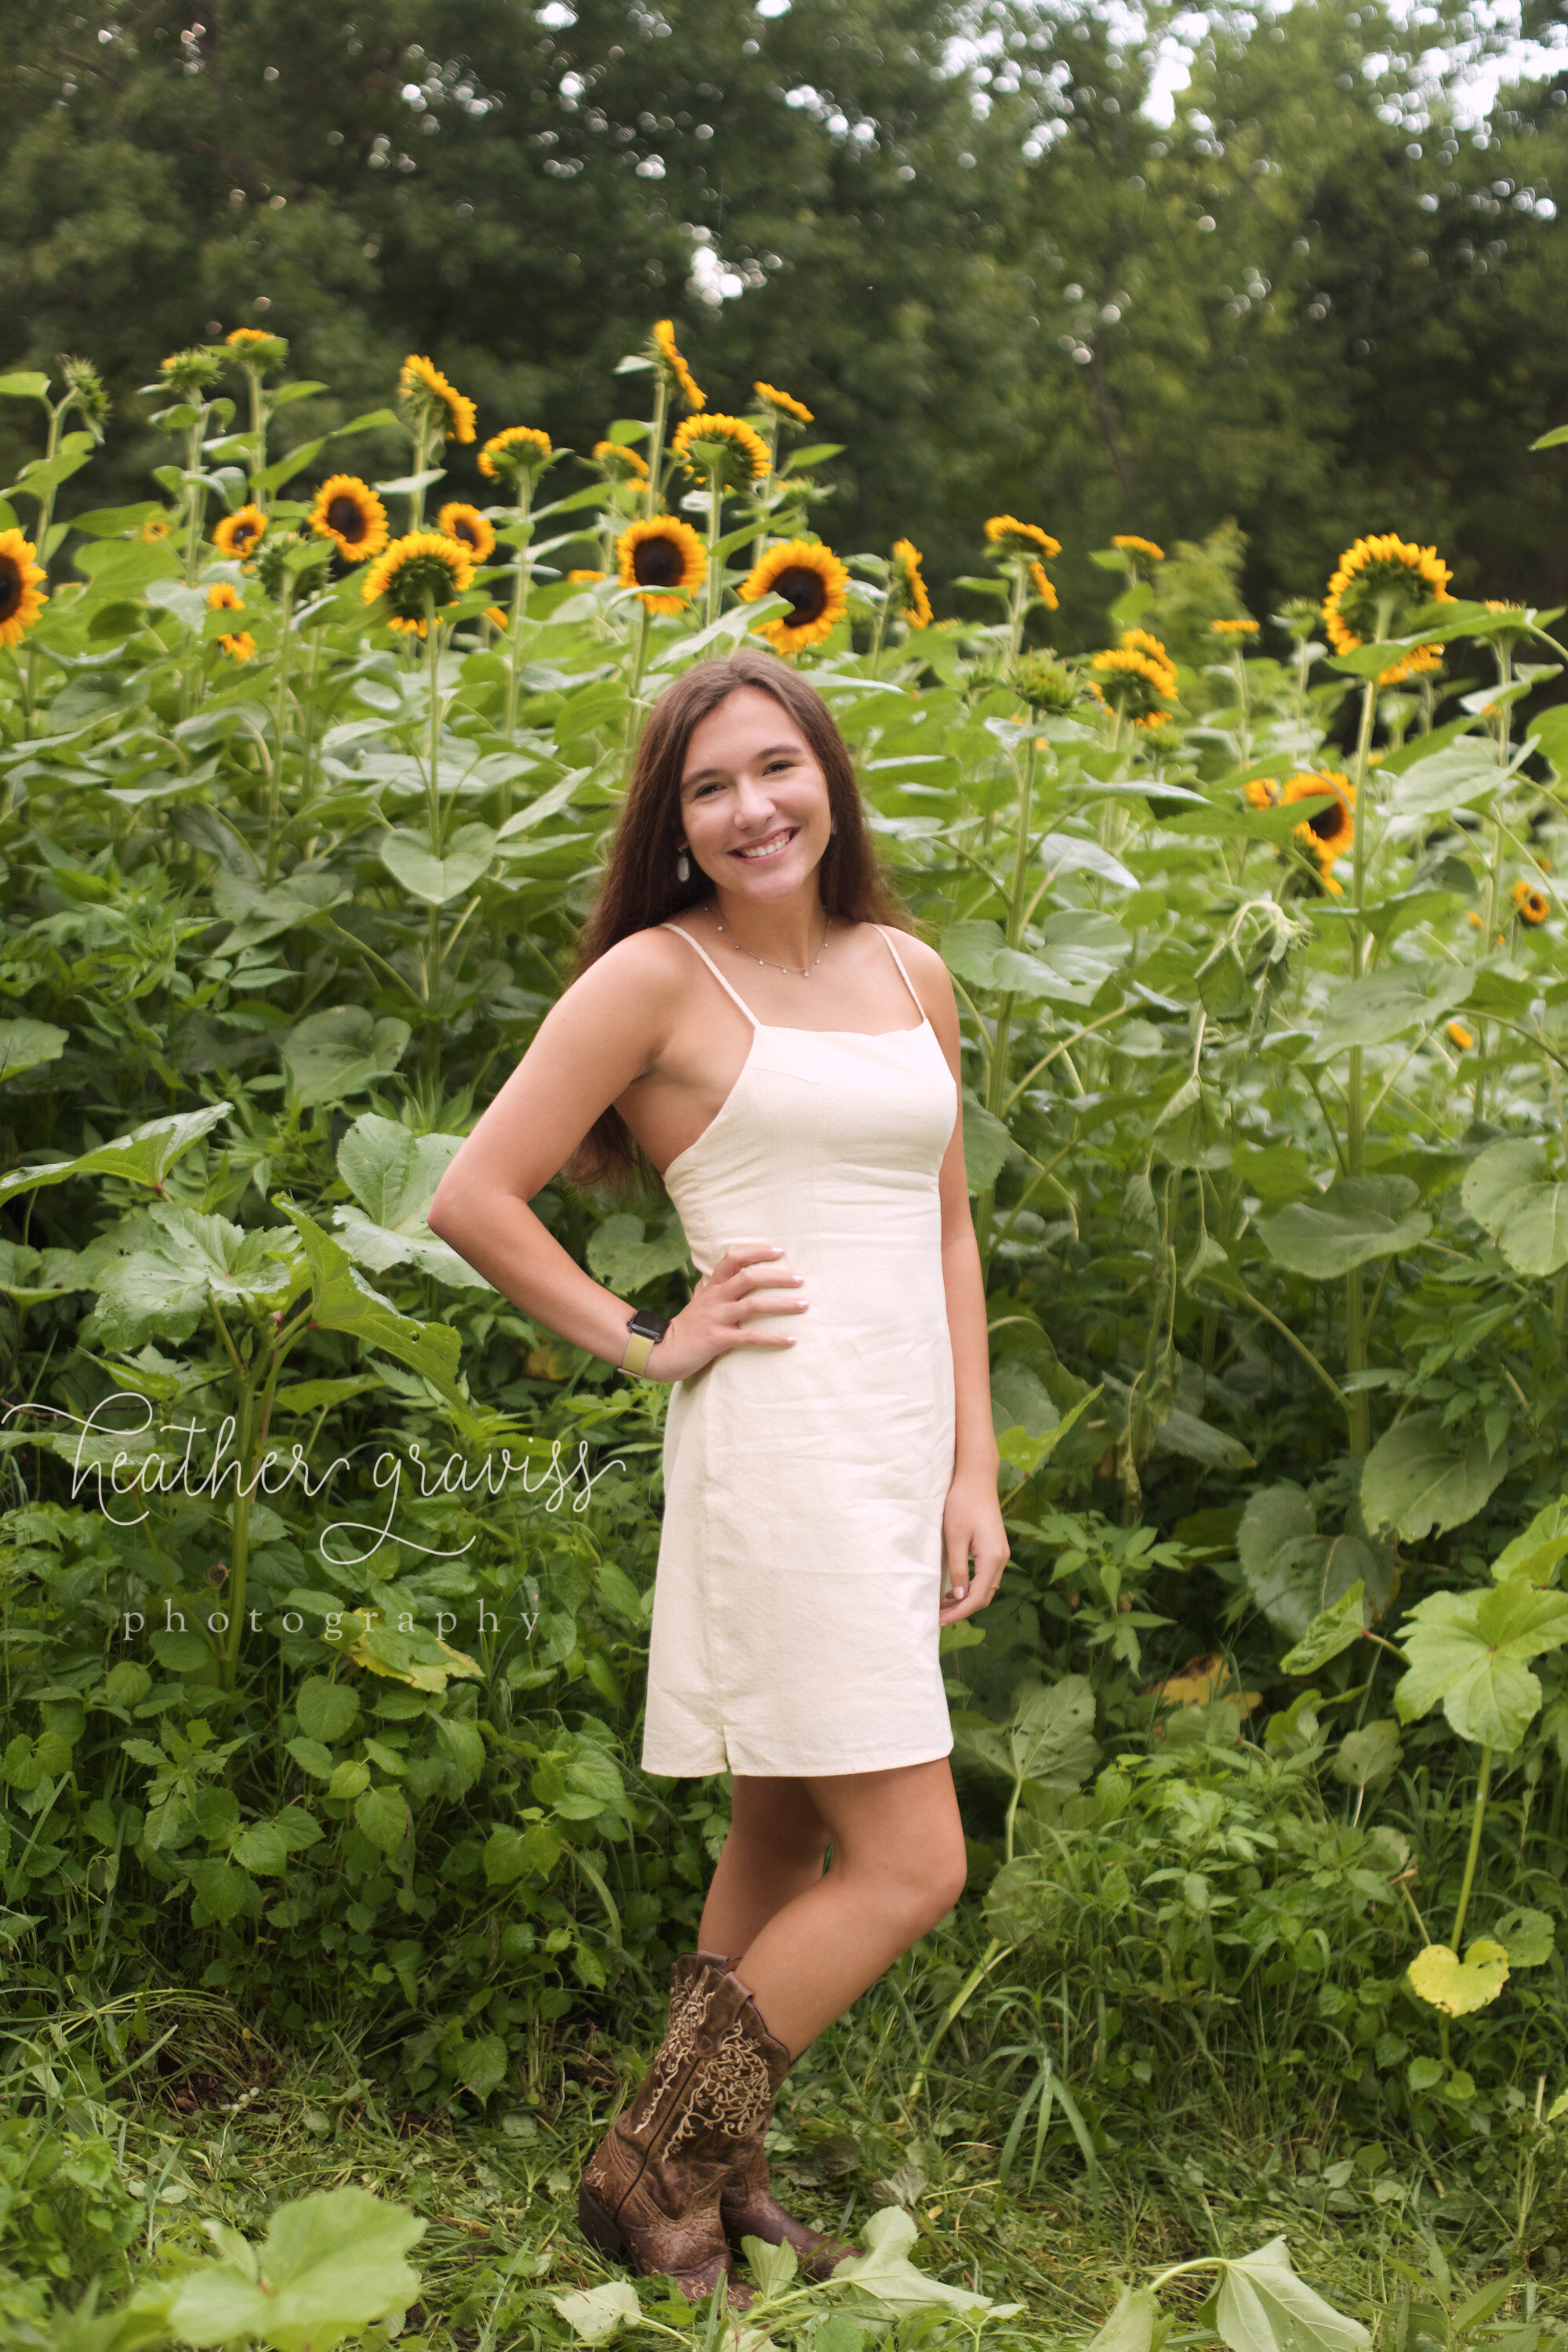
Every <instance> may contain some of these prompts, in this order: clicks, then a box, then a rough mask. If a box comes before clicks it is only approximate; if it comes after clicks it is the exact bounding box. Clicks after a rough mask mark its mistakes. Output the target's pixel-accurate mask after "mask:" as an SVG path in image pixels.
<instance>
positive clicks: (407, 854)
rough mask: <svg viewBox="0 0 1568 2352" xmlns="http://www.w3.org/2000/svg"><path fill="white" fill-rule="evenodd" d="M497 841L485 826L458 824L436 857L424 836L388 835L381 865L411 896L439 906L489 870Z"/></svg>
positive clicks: (461, 893)
mask: <svg viewBox="0 0 1568 2352" xmlns="http://www.w3.org/2000/svg"><path fill="white" fill-rule="evenodd" d="M496 840H497V835H495V834H493V833H492V832H491V830H490V828H489V825H488V824H465V825H459V827H458V831H457V832H456V833H455V834H454V835H453V836H452V838H451V840H450V841H449V842H448V843H447V846H446V849H445V851H444V852H443V854H442V855H441V856H439V857H437V856H434V855H433V854H432V851H431V849H430V846H429V844H428V842H427V841H426V837H425V835H423V834H419V833H408V832H398V833H389V834H388V835H386V838H385V839H384V841H383V843H382V845H381V862H382V864H383V865H384V866H385V868H386V870H387V872H388V873H389V874H390V875H392V877H394V879H395V881H398V882H400V883H401V884H402V885H403V887H404V888H405V890H407V891H409V892H410V893H411V894H412V895H413V897H415V898H421V899H423V900H424V901H425V903H426V905H427V906H431V907H442V906H445V905H446V903H447V899H448V898H461V897H462V896H463V894H464V892H465V891H468V890H471V889H472V888H473V887H474V885H475V883H476V882H478V881H479V880H480V879H481V877H483V876H484V875H485V874H487V873H488V872H489V868H490V866H491V863H492V861H493V860H494V857H495V851H496Z"/></svg>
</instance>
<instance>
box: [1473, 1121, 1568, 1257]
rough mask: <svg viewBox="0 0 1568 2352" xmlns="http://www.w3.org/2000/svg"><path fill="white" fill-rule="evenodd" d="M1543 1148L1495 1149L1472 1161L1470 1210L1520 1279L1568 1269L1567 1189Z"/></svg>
mask: <svg viewBox="0 0 1568 2352" xmlns="http://www.w3.org/2000/svg"><path fill="white" fill-rule="evenodd" d="M1545 1170H1546V1153H1545V1150H1544V1149H1543V1148H1542V1145H1541V1144H1539V1143H1527V1142H1515V1143H1490V1144H1489V1145H1488V1146H1487V1148H1486V1150H1484V1151H1483V1152H1481V1153H1480V1154H1479V1156H1478V1157H1477V1158H1476V1159H1475V1160H1472V1161H1471V1163H1470V1166H1469V1168H1468V1171H1467V1172H1466V1176H1465V1181H1464V1184H1463V1187H1462V1188H1461V1198H1462V1199H1463V1201H1464V1203H1465V1207H1466V1208H1467V1210H1468V1212H1469V1213H1470V1215H1471V1216H1472V1217H1474V1219H1475V1221H1476V1223H1477V1224H1478V1225H1480V1226H1481V1227H1482V1228H1483V1229H1484V1230H1485V1231H1486V1232H1487V1233H1489V1234H1490V1235H1491V1237H1492V1239H1493V1241H1494V1242H1496V1244H1497V1245H1498V1247H1499V1249H1500V1250H1501V1252H1502V1254H1503V1255H1504V1257H1506V1258H1507V1260H1508V1262H1509V1264H1510V1265H1511V1266H1514V1267H1515V1268H1517V1270H1518V1271H1519V1273H1521V1274H1534V1275H1547V1274H1556V1273H1557V1272H1558V1271H1559V1270H1560V1269H1561V1268H1562V1267H1563V1266H1564V1265H1568V1184H1559V1183H1554V1182H1552V1181H1549V1180H1548V1179H1547V1177H1546V1173H1545Z"/></svg>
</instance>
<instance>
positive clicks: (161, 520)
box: [136, 514, 169, 541]
mask: <svg viewBox="0 0 1568 2352" xmlns="http://www.w3.org/2000/svg"><path fill="white" fill-rule="evenodd" d="M136 536H137V537H138V539H145V540H149V541H150V540H154V539H167V538H168V536H169V518H168V516H167V515H166V514H153V515H149V516H148V518H147V520H146V521H145V522H144V523H143V524H142V528H141V530H139V531H138V532H137V534H136Z"/></svg>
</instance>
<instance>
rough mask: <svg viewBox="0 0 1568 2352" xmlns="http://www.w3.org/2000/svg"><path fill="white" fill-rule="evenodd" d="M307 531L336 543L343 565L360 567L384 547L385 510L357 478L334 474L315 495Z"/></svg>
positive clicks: (366, 484)
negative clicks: (350, 564) (359, 564)
mask: <svg viewBox="0 0 1568 2352" xmlns="http://www.w3.org/2000/svg"><path fill="white" fill-rule="evenodd" d="M310 529H311V530H313V531H314V532H315V533H316V535H317V537H318V538H319V539H330V540H332V541H335V542H336V545H337V551H338V553H339V554H340V555H341V556H342V559H343V561H344V562H345V563H363V562H365V561H366V559H367V558H368V557H370V556H372V555H379V554H380V553H381V551H382V549H383V548H384V546H385V545H386V509H385V508H384V506H383V505H382V503H381V500H380V499H378V498H377V497H376V495H375V492H374V490H373V489H372V488H371V487H370V484H369V483H368V482H362V481H361V480H360V478H359V477H358V475H357V474H333V475H332V476H331V478H330V479H329V480H327V481H325V482H323V483H322V484H321V488H320V489H319V490H318V491H317V492H316V503H315V505H314V506H313V507H312V508H311V509H310Z"/></svg>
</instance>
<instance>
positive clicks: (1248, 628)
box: [1209, 621, 1262, 637]
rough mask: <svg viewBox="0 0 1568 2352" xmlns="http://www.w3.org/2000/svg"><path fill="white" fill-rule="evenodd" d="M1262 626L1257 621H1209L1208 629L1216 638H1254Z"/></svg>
mask: <svg viewBox="0 0 1568 2352" xmlns="http://www.w3.org/2000/svg"><path fill="white" fill-rule="evenodd" d="M1261 626H1262V624H1261V623H1260V622H1258V621H1211V622H1210V623H1209V627H1210V628H1211V629H1212V630H1213V632H1214V634H1215V636H1216V637H1255V636H1256V635H1258V630H1259V628H1260V627H1261Z"/></svg>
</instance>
